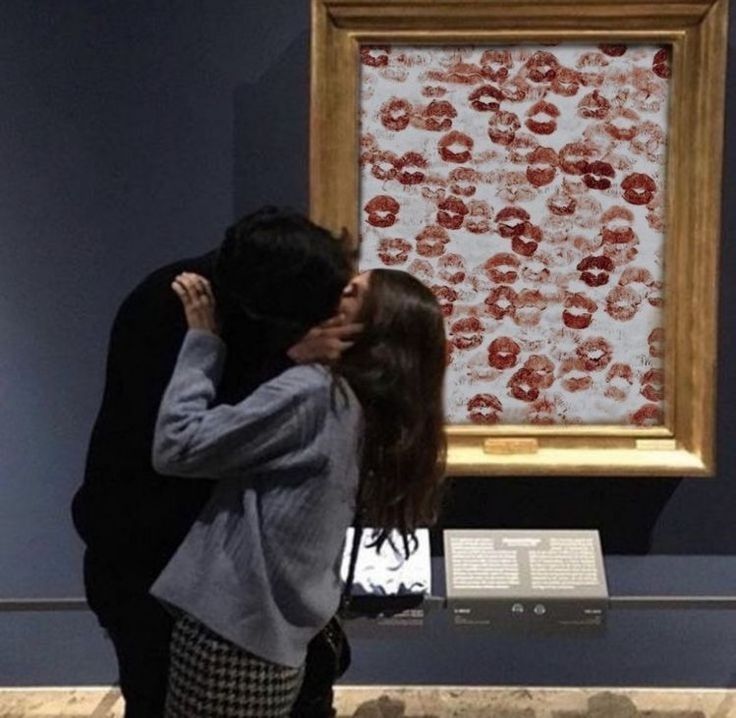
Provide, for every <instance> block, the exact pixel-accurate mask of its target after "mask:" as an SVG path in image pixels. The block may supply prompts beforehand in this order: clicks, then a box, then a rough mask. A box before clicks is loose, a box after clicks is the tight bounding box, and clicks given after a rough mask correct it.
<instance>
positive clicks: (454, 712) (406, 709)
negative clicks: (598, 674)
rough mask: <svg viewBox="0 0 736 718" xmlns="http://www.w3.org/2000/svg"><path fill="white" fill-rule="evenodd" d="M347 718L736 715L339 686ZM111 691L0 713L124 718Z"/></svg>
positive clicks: (574, 692) (27, 698) (569, 694)
mask: <svg viewBox="0 0 736 718" xmlns="http://www.w3.org/2000/svg"><path fill="white" fill-rule="evenodd" d="M337 707H338V710H339V714H340V716H342V717H345V718H348V717H349V716H352V717H353V718H450V717H452V718H736V690H730V691H726V690H723V691H721V690H707V689H697V688H691V689H667V690H662V689H635V690H621V689H604V688H599V689H577V688H518V687H517V688H501V687H499V688H475V687H473V688H469V687H462V686H458V687H447V688H437V687H410V688H401V687H365V688H363V687H349V686H348V687H341V688H339V689H338V695H337ZM122 715H123V703H122V700H121V698H120V695H119V693H118V692H117V690H115V689H110V688H79V689H68V688H51V689H16V688H13V689H0V718H26V717H28V718H31V717H33V718H122Z"/></svg>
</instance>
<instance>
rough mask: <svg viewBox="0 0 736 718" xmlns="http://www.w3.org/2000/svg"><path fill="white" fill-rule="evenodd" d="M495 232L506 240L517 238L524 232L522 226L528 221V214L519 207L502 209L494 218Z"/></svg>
mask: <svg viewBox="0 0 736 718" xmlns="http://www.w3.org/2000/svg"><path fill="white" fill-rule="evenodd" d="M495 221H496V230H497V231H498V233H499V234H500V235H501V236H502V237H504V238H505V239H508V238H509V237H518V236H519V235H520V234H521V233H522V232H523V231H524V224H525V223H526V222H528V221H529V213H528V212H527V211H526V210H525V209H522V208H521V207H504V208H503V209H502V210H500V211H499V212H498V214H497V215H496V217H495Z"/></svg>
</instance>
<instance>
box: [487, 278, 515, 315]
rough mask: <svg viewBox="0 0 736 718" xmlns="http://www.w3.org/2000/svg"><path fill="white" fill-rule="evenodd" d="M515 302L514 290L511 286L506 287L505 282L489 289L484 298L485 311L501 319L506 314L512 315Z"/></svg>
mask: <svg viewBox="0 0 736 718" xmlns="http://www.w3.org/2000/svg"><path fill="white" fill-rule="evenodd" d="M515 302H516V292H515V291H514V289H513V287H507V286H506V285H505V284H503V285H501V286H500V287H495V288H494V289H492V290H491V291H490V293H489V294H488V296H487V297H486V299H485V302H484V304H485V305H486V313H487V314H489V315H490V316H492V317H493V318H494V319H503V318H504V317H507V316H513V314H514V311H515V310H516V308H515V306H514V305H515Z"/></svg>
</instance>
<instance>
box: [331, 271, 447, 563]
mask: <svg viewBox="0 0 736 718" xmlns="http://www.w3.org/2000/svg"><path fill="white" fill-rule="evenodd" d="M358 321H360V322H362V323H363V324H364V330H363V332H362V333H361V335H360V337H359V338H358V339H357V341H356V343H355V345H354V346H353V347H352V348H351V349H350V350H348V351H347V352H345V353H344V354H343V356H342V358H341V360H340V361H339V362H338V364H337V366H336V367H335V371H336V373H337V374H338V375H341V376H342V377H344V378H345V379H346V380H347V381H348V383H349V384H350V386H351V388H352V389H353V391H354V392H355V394H356V396H357V397H358V399H359V400H360V403H361V405H362V407H363V412H364V416H365V435H364V441H363V447H362V448H363V453H362V463H361V488H360V495H359V505H358V507H359V511H360V518H361V522H362V524H363V525H364V526H370V527H373V528H375V529H376V530H377V532H378V533H377V534H376V535H375V537H374V539H375V541H374V542H375V543H376V545H378V546H379V547H380V545H381V544H383V543H384V541H386V540H387V539H389V538H390V533H391V532H392V531H398V532H399V534H400V536H401V538H402V540H403V544H404V550H405V552H407V553H408V552H409V542H410V541H411V539H413V536H414V532H415V530H416V529H417V528H419V527H420V526H429V525H431V524H433V523H434V522H435V521H436V519H437V514H438V512H439V505H440V501H441V488H442V483H443V480H444V471H445V450H446V442H445V433H444V428H443V425H444V410H443V384H444V374H445V366H446V340H445V329H444V320H443V317H442V312H441V310H440V307H439V304H438V302H437V300H436V298H435V296H434V294H432V292H431V290H430V289H429V288H428V287H426V286H425V285H424V284H422V283H421V282H420V281H419V280H417V279H415V278H414V277H412V276H411V275H410V274H407V273H406V272H401V271H397V270H391V269H377V270H373V271H372V272H371V274H370V280H369V287H368V291H367V293H366V296H365V300H364V303H363V307H362V309H361V311H360V316H359V317H358Z"/></svg>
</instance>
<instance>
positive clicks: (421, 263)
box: [407, 245, 441, 284]
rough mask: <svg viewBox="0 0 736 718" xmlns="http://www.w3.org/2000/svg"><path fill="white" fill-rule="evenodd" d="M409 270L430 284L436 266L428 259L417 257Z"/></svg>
mask: <svg viewBox="0 0 736 718" xmlns="http://www.w3.org/2000/svg"><path fill="white" fill-rule="evenodd" d="M440 246H441V245H440ZM440 254H441V253H440ZM407 271H408V272H409V274H413V275H414V276H415V277H416V278H417V279H419V280H421V281H422V282H424V283H425V284H428V283H429V282H430V281H431V280H432V278H433V277H434V267H432V265H431V264H430V263H429V262H428V261H427V260H426V259H415V260H414V261H413V262H412V263H411V264H410V265H409V268H408V269H407Z"/></svg>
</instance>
